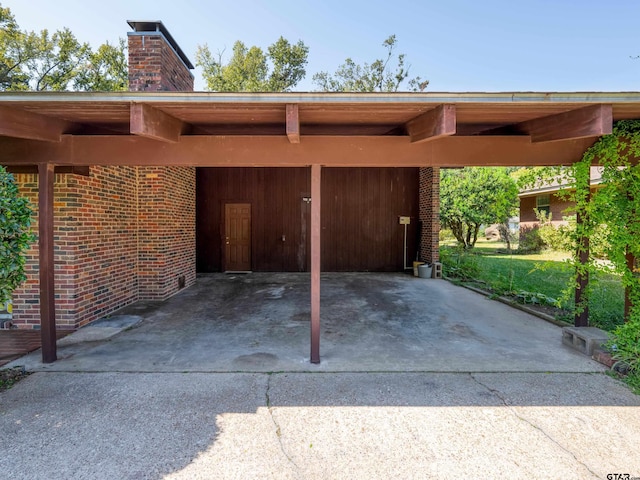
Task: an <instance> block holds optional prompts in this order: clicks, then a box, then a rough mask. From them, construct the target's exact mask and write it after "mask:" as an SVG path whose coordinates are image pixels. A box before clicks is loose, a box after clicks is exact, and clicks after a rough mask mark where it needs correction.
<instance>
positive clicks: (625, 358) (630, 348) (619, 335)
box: [608, 309, 640, 394]
mask: <svg viewBox="0 0 640 480" xmlns="http://www.w3.org/2000/svg"><path fill="white" fill-rule="evenodd" d="M637 311H638V309H636V312H637ZM608 348H609V350H610V351H611V353H612V356H613V358H614V359H615V360H618V361H620V362H623V363H624V364H625V367H626V371H627V375H626V378H625V381H626V382H627V383H628V384H629V385H630V386H631V388H632V389H633V390H634V391H635V392H636V393H637V394H640V314H638V313H636V314H635V315H632V316H631V318H630V319H629V321H628V322H627V323H625V324H623V325H620V326H619V327H618V328H616V329H615V330H614V331H613V339H612V340H611V341H609V343H608Z"/></svg>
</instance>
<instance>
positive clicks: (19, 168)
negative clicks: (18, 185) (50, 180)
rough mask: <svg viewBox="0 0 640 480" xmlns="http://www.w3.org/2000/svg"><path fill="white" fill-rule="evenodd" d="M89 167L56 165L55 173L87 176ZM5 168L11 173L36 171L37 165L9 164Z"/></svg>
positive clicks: (18, 173)
mask: <svg viewBox="0 0 640 480" xmlns="http://www.w3.org/2000/svg"><path fill="white" fill-rule="evenodd" d="M90 168H91V167H87V166H84V167H81V166H77V167H69V166H62V165H56V168H55V174H56V175H58V174H70V175H82V176H83V177H89V176H90V175H91V170H90ZM6 169H7V172H9V173H11V174H13V175H20V174H36V173H38V166H37V165H9V166H7V167H6Z"/></svg>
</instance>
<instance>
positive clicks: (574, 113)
mask: <svg viewBox="0 0 640 480" xmlns="http://www.w3.org/2000/svg"><path fill="white" fill-rule="evenodd" d="M516 129H517V130H518V131H522V132H525V133H526V134H528V135H530V136H531V141H532V142H534V143H537V142H555V141H558V140H568V139H574V138H589V137H600V136H602V135H607V134H609V133H611V132H612V131H613V107H612V106H611V105H590V106H588V107H582V108H577V109H575V110H569V111H567V112H562V113H558V114H555V115H549V116H546V117H541V118H535V119H533V120H529V121H526V122H522V123H519V124H518V125H516Z"/></svg>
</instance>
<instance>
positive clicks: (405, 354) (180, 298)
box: [18, 273, 604, 372]
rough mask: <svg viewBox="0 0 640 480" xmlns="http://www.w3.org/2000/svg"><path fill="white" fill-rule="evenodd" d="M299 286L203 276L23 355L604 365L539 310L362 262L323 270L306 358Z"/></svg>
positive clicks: (457, 366)
mask: <svg viewBox="0 0 640 480" xmlns="http://www.w3.org/2000/svg"><path fill="white" fill-rule="evenodd" d="M309 296H310V293H309V275H308V274H290V273H287V274H283V273H254V274H247V275H224V274H217V275H208V276H203V277H200V278H198V281H197V284H196V285H195V286H194V287H191V288H189V289H187V290H184V291H182V292H181V293H179V294H178V295H175V296H174V297H172V298H170V299H169V300H168V301H166V302H164V303H161V304H158V303H145V302H140V303H138V304H135V305H132V306H131V307H129V308H126V309H124V310H123V311H122V312H120V313H121V315H118V316H115V317H113V318H112V319H110V320H108V321H106V322H103V323H102V326H107V327H109V326H110V325H121V324H124V325H126V322H127V321H133V322H134V323H135V322H137V321H139V323H137V324H135V326H133V327H132V328H131V329H130V330H128V331H124V332H123V333H121V334H119V335H117V336H115V337H113V338H112V339H111V340H110V341H108V342H94V343H91V342H89V343H87V342H80V343H74V335H76V336H79V335H78V334H74V335H72V336H71V337H68V338H67V339H65V340H63V341H62V342H60V343H59V345H60V347H59V355H58V356H59V358H60V360H59V361H57V362H56V363H54V364H52V365H42V364H41V363H40V356H39V353H37V352H36V353H34V354H32V355H30V356H29V357H27V359H26V360H22V363H23V364H25V363H26V364H27V365H28V367H29V369H32V370H49V371H74V370H82V371H91V372H100V371H110V372H112V371H135V372H140V371H143V372H238V371H242V372H274V371H312V372H318V371H327V372H328V371H339V372H340V371H348V372H371V371H377V372H380V371H385V372H386V371H400V372H405V371H421V372H470V371H473V372H601V371H604V367H602V366H601V365H599V364H598V363H596V362H594V361H592V360H590V359H588V358H586V357H584V356H583V355H581V354H579V353H577V352H575V351H573V350H571V349H569V348H567V347H565V346H563V345H562V343H561V338H562V337H561V330H560V328H559V327H557V326H555V325H552V324H549V323H547V322H545V321H543V320H541V319H538V318H536V317H533V316H531V315H529V314H526V313H524V312H521V311H519V310H515V309H513V308H511V307H508V306H506V305H503V304H501V303H498V302H495V301H492V300H489V299H487V298H485V297H483V296H481V295H478V294H477V293H474V292H471V291H469V290H466V289H464V288H461V287H457V286H454V285H452V284H451V283H449V282H446V281H442V280H432V279H419V278H414V277H412V276H409V275H402V274H373V273H340V274H324V275H323V276H322V291H321V339H320V355H321V363H320V364H319V365H312V364H310V363H309V348H310V346H309V337H310V324H309V318H310V310H309V308H310V307H309ZM122 322H124V323H122ZM100 325H101V324H98V325H96V327H92V328H94V329H96V328H99V327H100ZM90 329H91V328H90ZM90 329H89V330H90ZM94 331H95V330H94ZM82 333H83V334H86V333H88V332H82ZM80 338H83V337H82V336H80ZM18 363H20V362H18Z"/></svg>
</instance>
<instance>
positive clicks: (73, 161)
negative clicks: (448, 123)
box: [0, 135, 596, 167]
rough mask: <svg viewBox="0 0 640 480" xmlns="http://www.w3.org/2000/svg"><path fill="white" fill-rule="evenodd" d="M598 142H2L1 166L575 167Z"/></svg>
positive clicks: (308, 139) (114, 139) (520, 139)
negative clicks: (295, 143) (42, 164)
mask: <svg viewBox="0 0 640 480" xmlns="http://www.w3.org/2000/svg"><path fill="white" fill-rule="evenodd" d="M595 141H596V139H595V138H584V139H577V140H568V141H565V142H552V143H531V142H530V140H529V137H526V136H507V137H494V136H475V137H456V136H453V137H447V138H442V139H441V140H438V141H437V142H422V143H417V144H416V143H411V142H410V140H409V138H407V137H395V136H386V137H385V136H382V137H380V136H376V137H340V136H331V137H324V136H310V137H305V141H304V142H301V143H300V144H297V145H292V144H291V143H289V140H288V139H287V138H286V137H284V136H183V137H182V138H181V140H180V142H178V143H162V142H156V141H153V140H149V139H147V138H140V137H136V136H117V135H116V136H65V137H64V138H63V140H62V142H60V143H43V142H30V141H26V140H20V139H8V138H0V164H1V165H33V164H37V163H41V162H52V163H55V164H56V165H71V166H73V165H87V164H91V165H141V166H146V165H148V166H156V165H176V166H179V165H180V166H203V167H204V166H226V167H233V166H237V167H251V166H264V167H278V166H281V167H293V166H308V165H313V164H318V165H325V166H335V167H394V166H395V167H420V166H440V167H457V166H473V165H475V166H483V165H484V166H506V165H522V166H526V165H569V164H572V163H574V162H576V161H578V160H580V158H582V155H583V153H584V152H585V150H586V149H587V148H589V147H590V146H591V145H593V143H595Z"/></svg>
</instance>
